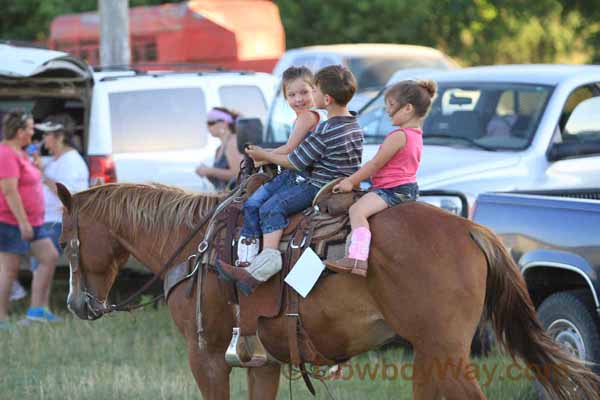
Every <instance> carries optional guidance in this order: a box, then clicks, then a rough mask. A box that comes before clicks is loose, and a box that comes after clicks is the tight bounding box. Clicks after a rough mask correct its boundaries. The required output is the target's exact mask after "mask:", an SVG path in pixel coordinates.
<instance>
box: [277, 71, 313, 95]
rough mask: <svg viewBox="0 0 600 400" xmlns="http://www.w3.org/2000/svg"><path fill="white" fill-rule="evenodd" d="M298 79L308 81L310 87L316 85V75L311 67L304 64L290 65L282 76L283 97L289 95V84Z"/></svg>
mask: <svg viewBox="0 0 600 400" xmlns="http://www.w3.org/2000/svg"><path fill="white" fill-rule="evenodd" d="M296 79H302V80H303V81H304V82H306V83H308V84H309V85H310V87H315V82H314V75H313V73H312V71H311V70H310V69H308V68H307V67H304V66H302V67H289V68H288V69H286V70H285V71H283V76H282V77H281V88H282V90H283V97H287V85H288V84H289V83H290V82H292V81H295V80H296Z"/></svg>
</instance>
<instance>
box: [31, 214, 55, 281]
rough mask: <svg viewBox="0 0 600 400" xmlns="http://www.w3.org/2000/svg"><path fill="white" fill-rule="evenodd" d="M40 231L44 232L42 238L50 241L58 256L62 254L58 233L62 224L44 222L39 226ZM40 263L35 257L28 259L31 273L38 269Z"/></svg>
mask: <svg viewBox="0 0 600 400" xmlns="http://www.w3.org/2000/svg"><path fill="white" fill-rule="evenodd" d="M41 229H42V230H43V231H44V232H43V234H44V237H47V238H49V239H50V240H52V244H54V247H56V250H57V251H58V254H59V255H61V254H62V248H61V247H60V243H59V240H60V233H61V232H62V224H61V223H60V222H46V223H45V224H44V225H42V226H41ZM39 265H40V262H39V261H38V260H37V258H35V257H31V259H30V268H31V270H32V271H35V270H36V269H37V267H39Z"/></svg>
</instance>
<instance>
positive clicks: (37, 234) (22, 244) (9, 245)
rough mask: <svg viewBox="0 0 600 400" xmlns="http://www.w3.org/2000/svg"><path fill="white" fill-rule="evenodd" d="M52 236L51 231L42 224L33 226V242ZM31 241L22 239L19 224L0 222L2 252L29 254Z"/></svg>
mask: <svg viewBox="0 0 600 400" xmlns="http://www.w3.org/2000/svg"><path fill="white" fill-rule="evenodd" d="M49 237H50V232H48V230H47V229H44V228H43V225H42V226H34V227H33V240H32V242H35V241H38V240H42V239H45V238H49ZM30 244H31V242H28V241H26V240H23V239H21V231H20V230H19V227H18V226H17V225H12V224H6V223H4V222H0V252H3V253H12V254H19V255H27V253H29V246H30Z"/></svg>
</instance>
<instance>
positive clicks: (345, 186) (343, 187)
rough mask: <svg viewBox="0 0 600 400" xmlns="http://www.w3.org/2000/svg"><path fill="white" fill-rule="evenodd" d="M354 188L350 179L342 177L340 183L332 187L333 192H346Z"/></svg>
mask: <svg viewBox="0 0 600 400" xmlns="http://www.w3.org/2000/svg"><path fill="white" fill-rule="evenodd" d="M352 189H354V185H353V184H352V181H350V179H348V178H346V179H343V180H342V181H341V182H340V183H338V184H337V185H335V186H334V187H333V193H346V192H351V191H352Z"/></svg>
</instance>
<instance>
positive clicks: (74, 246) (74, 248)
mask: <svg viewBox="0 0 600 400" xmlns="http://www.w3.org/2000/svg"><path fill="white" fill-rule="evenodd" d="M217 208H218V205H217V206H215V207H213V208H212V209H211V210H210V211H209V212H208V213H206V214H205V215H204V216H203V217H202V220H201V221H200V222H199V223H198V225H197V226H196V228H194V230H193V231H192V232H191V233H190V234H189V235H188V236H187V237H186V239H185V240H184V241H183V242H182V243H181V244H180V245H179V246H178V247H177V249H176V250H175V251H174V252H173V254H172V255H171V257H169V259H168V260H167V262H166V263H165V264H164V265H163V267H162V268H161V270H160V271H159V272H158V273H155V274H154V276H153V277H152V279H150V280H148V281H147V282H146V283H145V284H144V285H143V286H142V287H141V288H140V289H138V290H137V291H136V292H135V293H134V294H132V295H131V296H129V297H128V298H127V299H126V300H124V301H123V302H121V303H119V304H111V305H108V306H106V305H104V303H103V302H102V301H100V300H99V299H98V298H96V297H95V296H94V295H93V294H91V293H89V292H88V291H87V285H86V284H85V275H84V274H81V277H82V279H83V286H84V287H85V290H84V295H85V296H86V298H87V299H86V301H87V304H88V308H89V309H90V311H91V312H92V313H93V314H94V315H96V316H102V315H104V314H108V313H110V312H113V311H131V310H135V309H137V308H141V307H144V306H147V305H149V304H152V303H154V302H155V301H157V300H158V299H160V298H161V297H163V296H164V295H163V294H160V295H158V296H156V297H154V298H153V299H152V300H150V301H149V302H146V303H142V304H135V305H134V304H131V303H132V302H133V301H134V300H135V299H136V298H137V297H138V296H140V295H142V294H143V293H144V292H145V291H146V290H147V289H148V288H149V287H150V286H151V285H152V284H154V283H155V282H156V281H157V280H158V279H160V277H161V276H162V275H163V274H164V273H165V272H166V271H167V270H168V269H169V268H170V267H171V266H172V265H171V264H172V263H173V261H175V259H176V258H177V256H178V255H179V254H180V253H181V251H182V250H183V249H184V248H185V247H186V246H187V245H188V244H189V243H190V241H191V240H192V239H193V238H194V237H195V236H196V234H197V233H198V232H199V231H200V229H202V227H203V226H204V225H206V223H207V222H208V221H209V220H210V219H211V217H212V216H213V214H214V212H215V210H216V209H217ZM73 219H74V225H75V237H74V238H73V239H71V240H69V243H68V244H67V248H66V249H65V252H66V253H67V257H68V259H69V264H70V265H71V270H72V272H75V271H77V270H78V269H79V246H80V244H81V242H80V241H79V219H78V213H77V211H75V212H74V213H73ZM110 233H111V234H112V235H113V236H114V237H115V239H117V241H118V242H119V243H120V244H121V245H122V246H123V247H125V248H126V249H127V251H129V252H130V253H132V252H135V251H134V249H133V246H131V244H130V243H129V242H127V241H125V240H124V239H122V238H120V237H119V236H117V235H116V234H115V233H114V232H113V231H112V230H111V231H110ZM207 248H208V243H207V241H206V240H203V241H202V242H200V244H199V245H198V255H200V254H202V253H204V252H205V251H206V249H207ZM89 300H92V302H93V303H94V304H91V303H90V302H89ZM98 306H99V307H98Z"/></svg>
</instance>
